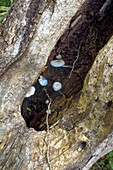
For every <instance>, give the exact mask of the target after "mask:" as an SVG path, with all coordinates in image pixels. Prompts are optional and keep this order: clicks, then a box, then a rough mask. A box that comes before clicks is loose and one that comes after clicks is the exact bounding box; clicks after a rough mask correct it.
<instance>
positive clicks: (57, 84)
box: [53, 82, 62, 91]
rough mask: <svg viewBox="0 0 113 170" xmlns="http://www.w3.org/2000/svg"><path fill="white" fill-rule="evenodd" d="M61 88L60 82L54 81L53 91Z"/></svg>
mask: <svg viewBox="0 0 113 170" xmlns="http://www.w3.org/2000/svg"><path fill="white" fill-rule="evenodd" d="M61 88H62V84H61V83H60V82H54V83H53V89H54V91H59V90H60V89H61Z"/></svg>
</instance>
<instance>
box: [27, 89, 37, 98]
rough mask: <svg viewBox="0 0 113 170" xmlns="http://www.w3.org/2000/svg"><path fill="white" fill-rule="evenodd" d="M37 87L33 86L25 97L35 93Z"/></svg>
mask: <svg viewBox="0 0 113 170" xmlns="http://www.w3.org/2000/svg"><path fill="white" fill-rule="evenodd" d="M35 90H36V89H35V87H34V86H31V87H30V89H29V91H28V92H27V94H26V96H25V97H30V96H32V95H33V94H34V93H35Z"/></svg>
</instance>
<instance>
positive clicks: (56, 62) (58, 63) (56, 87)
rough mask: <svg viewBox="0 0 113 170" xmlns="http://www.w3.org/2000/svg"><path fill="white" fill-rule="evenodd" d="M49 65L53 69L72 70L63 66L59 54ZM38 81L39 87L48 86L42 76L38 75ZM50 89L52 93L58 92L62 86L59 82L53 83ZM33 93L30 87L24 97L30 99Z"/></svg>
mask: <svg viewBox="0 0 113 170" xmlns="http://www.w3.org/2000/svg"><path fill="white" fill-rule="evenodd" d="M50 65H51V66H53V67H69V68H72V66H68V65H65V62H64V60H63V59H62V56H61V55H60V54H59V55H58V56H56V59H55V60H52V61H51V62H50ZM38 81H39V83H40V85H41V86H47V84H48V81H47V79H46V78H44V77H43V76H42V75H40V77H39V79H38ZM52 87H53V90H54V91H60V90H61V88H62V84H61V83H60V82H54V83H53V86H52ZM34 93H35V87H34V86H31V88H30V89H29V91H28V92H27V94H26V96H25V97H30V96H32V95H34Z"/></svg>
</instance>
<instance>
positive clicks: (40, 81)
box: [38, 75, 48, 86]
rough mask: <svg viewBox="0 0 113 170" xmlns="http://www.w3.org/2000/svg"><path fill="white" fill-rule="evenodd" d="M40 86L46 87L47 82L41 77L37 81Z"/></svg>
mask: <svg viewBox="0 0 113 170" xmlns="http://www.w3.org/2000/svg"><path fill="white" fill-rule="evenodd" d="M38 81H39V83H40V85H41V86H47V84H48V81H47V79H45V78H44V77H43V76H41V75H40V78H39V79H38Z"/></svg>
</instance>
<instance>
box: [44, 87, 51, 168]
mask: <svg viewBox="0 0 113 170" xmlns="http://www.w3.org/2000/svg"><path fill="white" fill-rule="evenodd" d="M44 91H45V92H46V95H47V97H48V99H49V104H48V109H47V111H46V113H47V116H46V124H47V133H46V136H45V143H46V145H47V163H48V167H49V169H50V170H52V166H51V162H50V150H49V148H50V146H49V129H50V127H49V122H48V120H49V114H51V108H50V107H51V103H52V100H51V98H50V96H49V94H48V92H47V90H46V88H44Z"/></svg>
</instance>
